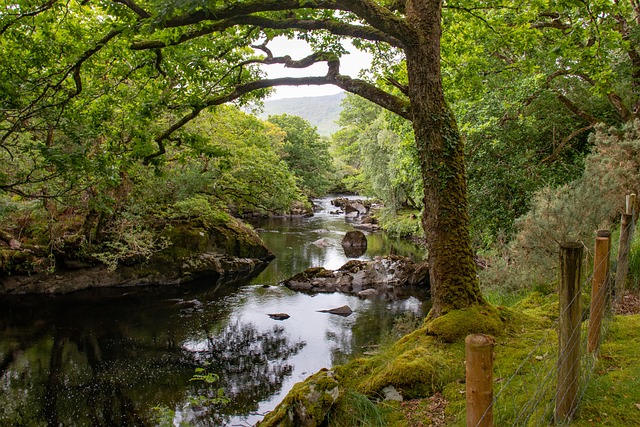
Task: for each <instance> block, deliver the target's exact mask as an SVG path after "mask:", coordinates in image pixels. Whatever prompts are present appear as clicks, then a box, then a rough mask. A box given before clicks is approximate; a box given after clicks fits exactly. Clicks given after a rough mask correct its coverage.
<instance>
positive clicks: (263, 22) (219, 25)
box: [132, 16, 402, 50]
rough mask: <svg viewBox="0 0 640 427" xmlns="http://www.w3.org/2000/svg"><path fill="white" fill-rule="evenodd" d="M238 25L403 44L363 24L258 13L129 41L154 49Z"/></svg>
mask: <svg viewBox="0 0 640 427" xmlns="http://www.w3.org/2000/svg"><path fill="white" fill-rule="evenodd" d="M237 25H253V26H256V27H260V28H270V29H276V30H284V29H298V30H309V31H313V30H326V31H329V32H330V33H332V34H335V35H338V36H347V37H354V38H359V39H364V40H370V41H377V42H384V43H388V44H390V45H391V46H394V47H398V48H402V43H401V42H400V40H398V39H396V38H394V37H391V36H389V35H387V34H385V33H383V32H381V31H379V30H377V29H375V28H372V27H369V26H362V25H350V24H345V23H341V22H336V21H331V20H329V19H323V20H300V19H280V20H275V19H268V18H264V17H261V16H237V17H234V18H230V19H227V20H224V21H219V22H216V23H214V24H212V25H208V26H206V27H204V28H201V29H199V30H196V31H190V32H188V33H185V34H182V35H181V36H180V37H178V38H177V39H176V40H173V41H170V42H164V41H162V40H148V41H141V42H135V43H133V45H132V49H134V50H144V49H157V48H163V47H166V46H175V45H178V44H181V43H184V42H186V41H189V40H193V39H195V38H198V37H202V36H204V35H207V34H212V33H215V32H220V31H224V30H226V29H228V28H231V27H234V26H237Z"/></svg>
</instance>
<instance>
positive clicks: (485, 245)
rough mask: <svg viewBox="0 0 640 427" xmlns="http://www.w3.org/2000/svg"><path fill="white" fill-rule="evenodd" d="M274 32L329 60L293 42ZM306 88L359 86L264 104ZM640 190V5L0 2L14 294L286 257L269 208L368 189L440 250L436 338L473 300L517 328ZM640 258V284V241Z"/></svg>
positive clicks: (476, 320)
mask: <svg viewBox="0 0 640 427" xmlns="http://www.w3.org/2000/svg"><path fill="white" fill-rule="evenodd" d="M275 38H289V39H298V40H304V41H305V42H307V43H308V44H309V46H310V48H311V49H312V53H311V54H310V55H308V56H306V57H304V58H292V57H291V56H289V55H285V56H274V54H273V53H272V51H271V50H270V48H269V43H270V42H271V41H272V40H273V39H275ZM347 40H348V41H350V43H351V45H352V46H353V48H354V49H359V50H362V51H366V52H368V53H369V54H370V55H371V57H372V63H371V66H370V68H369V69H367V70H364V71H363V72H362V73H361V75H359V76H347V75H343V74H341V72H340V58H341V57H342V56H344V55H345V54H346V53H347V52H346V48H345V41H347ZM318 63H323V64H326V69H327V72H326V75H318V76H308V77H281V78H269V77H268V76H267V75H266V71H265V70H266V69H267V67H269V66H273V65H284V67H285V69H304V68H307V67H310V66H311V65H314V64H318ZM291 85H293V86H297V85H334V86H337V87H340V88H341V89H343V90H344V91H345V92H347V95H346V97H345V99H344V100H343V103H342V105H343V110H342V112H341V114H340V118H339V120H338V122H337V125H338V127H339V129H338V130H337V131H336V132H334V133H333V134H332V135H331V136H328V137H327V136H321V135H320V134H319V133H318V131H317V129H316V128H314V127H313V126H312V125H311V124H309V123H308V122H307V121H305V120H304V119H302V118H300V117H297V116H295V115H294V114H279V115H272V116H269V117H268V118H267V119H266V120H262V119H259V118H257V116H256V115H254V114H252V112H255V111H258V112H259V110H260V108H261V105H262V104H261V103H262V102H263V101H264V100H265V99H267V98H268V97H269V95H270V94H271V93H272V91H273V88H275V87H278V86H291ZM639 190H640V4H639V3H638V2H637V1H636V0H622V1H610V0H570V1H555V0H540V1H535V2H527V3H524V4H523V3H522V2H513V1H509V0H507V1H493V0H487V1H476V0H460V1H448V0H447V1H444V2H441V1H438V0H424V1H419V0H345V1H333V0H279V1H276V0H266V1H257V0H242V1H231V0H189V1H177V0H140V1H134V0H99V1H92V0H88V1H76V0H71V1H64V2H63V1H57V0H48V1H46V0H41V1H38V0H15V1H9V2H5V3H4V4H3V5H2V6H0V294H9V293H23V292H34V293H48V292H53V293H57V292H60V293H64V292H70V291H71V290H75V288H74V289H72V288H70V287H69V286H72V285H69V284H62V281H65V282H66V281H68V283H72V282H73V281H74V280H75V281H83V280H84V281H86V280H89V279H90V280H97V281H98V282H100V283H101V285H100V286H107V287H108V286H112V285H114V284H116V285H122V284H131V283H134V282H136V283H138V282H144V283H151V284H155V283H178V282H180V283H181V282H182V281H185V280H187V279H189V280H191V279H194V278H199V277H201V276H202V275H204V274H210V273H211V269H212V268H213V267H211V263H212V262H213V261H211V262H209V263H205V264H206V265H205V264H202V265H201V264H198V265H186V264H187V262H186V260H188V259H190V258H189V257H190V256H191V253H192V252H193V251H202V250H204V249H205V248H209V249H210V246H211V245H212V244H213V245H214V246H217V248H218V249H219V250H220V251H222V252H225V251H226V252H225V253H227V254H231V255H235V256H240V257H247V258H255V259H258V260H259V261H257V262H258V263H266V262H268V261H269V260H270V259H271V258H273V254H271V253H270V251H269V250H268V249H267V248H265V247H264V245H263V244H262V243H261V242H260V241H259V238H258V237H257V235H256V234H255V232H254V230H253V229H252V228H251V227H250V226H248V225H246V224H245V222H246V221H247V220H248V219H250V218H256V217H274V216H305V215H312V212H313V201H312V200H313V199H315V198H318V197H322V196H325V195H327V194H330V193H347V194H358V195H361V196H365V197H370V198H373V199H376V200H378V201H379V202H380V204H381V205H382V208H380V209H379V210H378V211H377V212H376V213H375V220H376V221H377V222H378V223H379V225H380V226H381V227H382V229H383V230H385V231H386V232H387V233H388V234H390V235H393V236H399V237H403V238H410V239H413V240H414V241H418V242H420V243H421V244H422V245H423V246H425V247H426V249H427V251H428V261H429V268H430V271H429V275H430V289H431V297H432V301H433V306H432V308H431V311H430V313H429V314H428V316H427V318H426V319H425V325H424V326H423V328H426V329H425V330H427V331H428V333H429V335H430V336H434V337H440V338H442V337H445V336H447V334H448V333H450V324H449V323H448V322H456V321H457V320H456V319H458V317H456V316H458V315H459V313H461V312H463V313H465V316H467V317H465V319H466V322H468V323H469V324H473V325H475V326H476V327H477V328H476V329H478V330H475V329H474V327H467V326H464V327H463V328H462V329H464V332H468V333H473V332H486V333H497V331H499V330H501V329H503V324H504V323H505V322H507V321H508V319H507V318H508V317H509V316H506V317H505V315H504V313H503V312H502V311H501V309H500V308H499V307H500V306H502V305H509V304H514V303H515V301H520V300H522V299H523V298H526V297H527V296H529V295H531V294H532V293H536V292H538V293H539V292H542V293H543V294H545V295H547V294H548V293H549V289H551V288H553V285H554V283H555V281H556V280H557V274H558V273H557V265H556V264H557V258H558V245H559V244H560V243H563V242H568V241H579V242H582V243H583V244H584V247H585V248H592V247H593V244H594V239H595V232H596V230H599V229H603V228H606V229H611V230H613V232H614V234H616V233H619V229H618V222H619V220H620V214H621V213H622V212H624V210H625V205H624V204H625V195H628V194H632V193H634V194H637V193H638V191H639ZM631 208H632V210H634V209H635V212H638V211H639V210H640V209H639V208H640V206H639V205H638V203H637V202H636V205H635V206H632V207H631ZM636 222H637V214H636V215H635V216H634V217H633V223H634V224H635V223H636ZM205 233H206V234H207V236H220V237H219V238H217V237H211V238H208V239H207V238H204V237H203V236H205ZM198 236H200V237H198ZM201 237H202V238H201ZM212 242H213V243H212ZM207 250H208V249H207ZM232 252H233V253H232ZM629 256H630V259H629V265H630V269H629V275H628V277H627V287H628V288H629V289H631V290H632V291H633V292H636V293H637V291H638V289H639V288H640V240H639V239H638V238H637V237H636V238H635V240H633V241H632V242H631V251H630V255H629ZM179 262H181V263H183V264H182V267H180V268H181V270H180V272H179V273H174V272H169V271H164V270H163V268H164V269H167V270H168V267H166V266H167V265H168V264H170V263H171V264H172V265H173V263H179ZM203 262H204V261H203ZM215 262H216V263H217V264H216V266H217V267H216V268H217V270H216V274H220V268H221V267H220V261H219V260H217V261H215ZM233 262H234V261H229V265H226V266H224V267H223V268H222V270H225V269H228V270H233V269H234V268H235V269H237V268H240V267H238V266H237V265H236V264H233ZM232 264H233V265H232ZM176 265H177V264H176ZM141 266H143V267H141ZM160 266H164V267H162V268H161V267H160ZM171 268H173V267H171ZM143 270H144V271H143ZM150 270H153V271H150ZM80 271H82V272H86V271H95V272H96V273H95V274H94V273H82V275H79V276H78V274H79V273H78V272H80ZM233 271H236V270H233ZM243 271H244V270H243ZM66 274H69V276H65V275H66ZM91 274H94V275H93V276H91ZM176 274H177V275H176ZM222 274H224V273H222ZM73 275H76V276H77V277H76V276H73ZM98 276H99V277H101V278H99V279H98V278H97V277H98ZM43 277H44V278H50V280H49V281H50V282H51V283H46V282H47V280H48V279H46V280H43V279H42V278H43ZM61 277H69V279H66V278H65V279H64V280H63V279H60V278H61ZM111 278H113V280H112V279H111ZM54 279H55V280H54ZM53 282H56V283H53ZM96 283H97V282H96ZM545 292H546V293H545ZM496 307H498V308H496ZM487 325H489V326H487ZM496 325H497V326H496ZM483 328H484V329H483ZM454 335H456V334H454ZM445 341H446V339H445ZM396 356H397V355H396ZM405 356H406V355H405ZM401 357H404V356H397V358H398V359H400V358H401ZM442 381H443V384H444V383H445V382H446V381H444V380H442ZM436 388H437V387H436ZM369 391H372V390H369ZM429 391H430V392H432V391H434V390H431V389H430V390H429ZM363 394H364V395H366V394H367V393H363ZM423 394H424V393H423ZM636 403H637V402H636ZM335 425H340V424H335ZM344 425H349V424H348V423H347V424H344ZM443 425H444V424H443ZM622 425H624V424H622Z"/></svg>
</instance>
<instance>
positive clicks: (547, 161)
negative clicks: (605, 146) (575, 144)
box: [540, 124, 594, 165]
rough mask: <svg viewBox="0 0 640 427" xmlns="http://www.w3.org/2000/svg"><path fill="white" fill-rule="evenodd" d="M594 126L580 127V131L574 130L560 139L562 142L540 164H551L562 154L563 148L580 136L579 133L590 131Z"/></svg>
mask: <svg viewBox="0 0 640 427" xmlns="http://www.w3.org/2000/svg"><path fill="white" fill-rule="evenodd" d="M593 127H594V125H593V124H590V125H589V126H585V127H582V128H580V129H576V130H574V131H573V132H571V133H570V134H569V135H568V136H566V137H565V138H563V139H562V141H561V142H560V144H558V146H557V147H556V148H555V149H554V150H553V153H551V154H550V155H548V156H547V157H545V158H544V159H542V160H541V161H540V164H541V165H543V164H551V163H553V162H554V161H555V160H556V159H557V158H558V156H559V155H560V153H561V152H562V150H563V149H564V147H565V146H566V145H567V144H568V143H569V142H570V141H571V140H572V139H573V138H575V137H576V136H578V135H580V134H581V133H584V132H586V131H588V130H590V129H593Z"/></svg>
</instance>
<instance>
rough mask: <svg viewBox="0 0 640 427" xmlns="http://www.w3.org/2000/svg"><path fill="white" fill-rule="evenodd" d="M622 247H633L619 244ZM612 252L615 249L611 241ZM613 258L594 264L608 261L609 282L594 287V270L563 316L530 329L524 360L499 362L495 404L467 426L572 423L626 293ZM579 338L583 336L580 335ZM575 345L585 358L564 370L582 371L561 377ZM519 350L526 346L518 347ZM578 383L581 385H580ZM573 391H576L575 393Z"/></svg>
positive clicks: (581, 281) (596, 265) (563, 310)
mask: <svg viewBox="0 0 640 427" xmlns="http://www.w3.org/2000/svg"><path fill="white" fill-rule="evenodd" d="M635 218H636V217H635V215H634V218H633V219H634V220H632V221H630V222H628V223H627V224H624V222H623V227H625V226H626V227H629V229H624V228H623V229H621V235H622V234H623V233H625V232H630V233H631V235H632V234H633V227H634V224H635ZM609 234H610V233H609ZM621 240H622V239H621ZM630 240H631V239H630V238H629V239H627V241H626V243H623V242H622V241H621V242H620V243H622V244H627V245H628V244H629V242H630ZM619 246H621V245H619ZM620 250H622V251H624V250H627V251H628V250H629V248H628V247H627V248H622V247H619V251H620ZM608 251H611V245H610V240H609V245H608ZM609 258H610V257H609V254H608V253H607V256H604V257H603V258H602V259H600V260H599V262H597V264H596V262H594V266H593V272H596V271H598V269H600V268H601V267H604V265H603V263H606V267H607V269H606V273H605V274H606V276H605V278H604V284H603V286H592V285H593V282H594V273H591V274H590V275H589V276H588V277H586V278H585V279H584V280H580V283H579V286H578V290H577V292H575V294H574V295H573V298H572V299H571V300H570V301H568V303H567V304H566V307H565V308H564V309H562V311H560V312H559V315H558V317H557V318H555V319H552V320H551V321H550V322H551V323H550V324H549V325H548V326H547V325H544V326H545V327H543V328H538V331H537V332H532V333H530V334H531V336H530V341H529V342H528V348H530V350H529V351H528V352H527V353H526V355H525V356H524V357H523V358H522V360H521V362H520V363H519V365H518V366H515V367H514V366H513V365H512V366H503V365H502V364H501V362H500V360H496V369H495V375H496V377H497V378H496V379H495V380H494V387H493V390H494V397H493V402H492V404H491V405H490V406H489V407H488V408H486V410H485V411H484V413H483V414H482V416H481V418H480V420H479V421H478V422H477V423H475V424H474V423H473V422H471V423H470V422H469V418H467V427H469V426H472V425H473V426H476V427H478V426H482V427H484V426H492V425H496V426H527V427H530V426H547V425H568V424H569V423H570V420H571V418H572V416H573V415H574V412H575V411H576V410H577V408H579V406H580V403H581V402H582V401H583V400H584V398H585V392H586V390H587V387H588V385H589V382H590V380H591V378H592V376H593V372H594V369H595V364H596V361H597V349H599V347H600V343H601V342H602V340H603V339H604V338H606V336H607V332H608V331H609V329H610V326H611V320H612V319H613V315H612V311H611V307H612V305H613V304H615V303H616V302H617V300H618V299H620V298H621V297H622V292H621V291H620V289H619V288H617V287H616V286H614V280H613V276H612V274H610V273H609V269H608V266H609V264H610V261H609ZM597 260H598V258H597V257H594V261H597ZM581 268H582V267H581ZM597 280H599V278H597ZM593 292H595V294H593ZM585 295H586V296H590V297H591V303H590V310H591V313H587V312H586V311H585V310H582V312H581V319H580V320H579V321H577V323H576V325H575V326H574V327H573V328H572V330H570V332H569V333H568V334H567V333H566V332H565V333H564V334H565V335H568V337H566V339H565V337H559V334H562V332H559V329H560V327H561V319H563V317H564V316H565V315H566V314H567V310H569V309H570V307H572V306H573V304H575V303H580V302H581V301H580V300H581V299H582V298H584V296H585ZM598 306H600V307H603V308H604V313H605V314H604V315H603V316H602V321H601V325H600V321H598V322H597V323H598V327H599V328H601V329H598V332H597V334H596V335H594V337H596V338H597V342H596V343H594V342H592V343H591V345H589V335H590V332H589V327H590V323H592V324H593V319H594V318H595V317H596V315H595V314H594V313H593V310H594V307H598ZM592 327H593V325H592ZM524 333H525V332H524V330H523V334H524ZM591 333H593V331H592V332H591ZM578 337H579V339H576V338H578ZM563 339H564V344H563V346H562V348H559V341H562V340H563ZM593 339H594V338H592V341H593ZM575 346H579V357H576V358H575V359H574V360H570V361H569V362H568V363H569V364H568V366H564V367H563V369H562V370H563V372H566V371H567V370H574V369H575V370H578V375H576V376H575V377H573V378H571V376H569V377H562V378H559V376H558V372H559V371H560V370H561V369H560V367H561V364H562V363H564V362H563V361H562V358H563V357H566V355H571V354H575V350H576V348H575ZM594 346H595V350H594ZM513 351H523V350H522V349H513ZM524 351H526V350H524ZM503 371H504V372H509V373H510V374H509V376H508V377H505V378H503V377H501V376H500V372H503ZM576 382H577V384H575V383H576ZM569 390H571V391H569ZM574 392H575V394H574ZM569 393H571V394H572V395H569ZM567 398H570V399H571V402H569V403H570V407H571V408H572V409H571V410H570V413H568V414H567V416H560V417H559V416H558V413H557V411H558V404H559V402H562V401H564V400H565V399H567ZM467 399H469V396H467ZM468 404H469V403H468ZM487 420H489V421H487Z"/></svg>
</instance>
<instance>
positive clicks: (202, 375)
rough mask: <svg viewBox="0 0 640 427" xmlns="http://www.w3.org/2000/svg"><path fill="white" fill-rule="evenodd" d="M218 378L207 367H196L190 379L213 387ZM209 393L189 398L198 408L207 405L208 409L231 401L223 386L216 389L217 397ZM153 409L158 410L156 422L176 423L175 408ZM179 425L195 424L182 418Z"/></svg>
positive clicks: (182, 426) (167, 424)
mask: <svg viewBox="0 0 640 427" xmlns="http://www.w3.org/2000/svg"><path fill="white" fill-rule="evenodd" d="M218 380H219V376H218V375H216V374H214V373H213V372H208V371H207V369H206V368H196V370H195V373H194V374H193V376H192V377H191V379H189V381H198V382H202V383H204V384H205V385H206V386H207V387H212V386H213V384H215V383H216V382H218ZM205 391H209V390H205ZM209 394H211V393H207V394H199V395H197V396H191V398H190V400H189V405H190V406H193V407H198V408H202V407H207V408H209V409H208V410H211V409H212V408H215V407H216V406H220V405H226V404H227V403H229V402H230V399H229V398H228V397H226V396H225V394H224V390H223V389H222V388H219V389H217V390H214V395H215V397H211V396H210V395H209ZM153 409H154V410H155V411H156V413H155V419H154V422H156V423H157V425H158V426H161V427H165V426H166V427H173V426H174V425H176V424H175V420H176V411H175V410H173V409H171V408H169V407H167V406H156V407H154V408H153ZM185 409H186V408H182V411H183V412H184V410H185ZM178 425H179V427H190V426H192V425H193V424H191V423H189V422H187V421H183V420H180V421H179V424H178Z"/></svg>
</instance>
